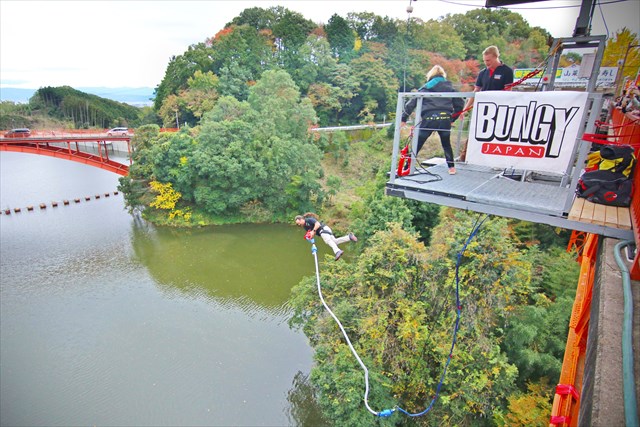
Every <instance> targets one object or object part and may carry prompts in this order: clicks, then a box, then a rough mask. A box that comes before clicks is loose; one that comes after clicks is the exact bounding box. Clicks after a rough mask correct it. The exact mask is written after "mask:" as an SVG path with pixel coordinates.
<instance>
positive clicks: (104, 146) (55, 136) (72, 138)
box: [0, 130, 132, 176]
mask: <svg viewBox="0 0 640 427" xmlns="http://www.w3.org/2000/svg"><path fill="white" fill-rule="evenodd" d="M3 135H4V133H3ZM131 136H132V135H130V134H129V135H118V136H115V135H108V134H107V133H106V131H105V132H104V133H101V132H99V131H95V130H93V131H76V130H73V131H71V130H69V131H59V132H58V131H39V132H31V135H30V136H28V137H21V138H5V137H0V151H13V152H17V153H30V154H39V155H41V156H50V157H57V158H59V159H65V160H71V161H74V162H79V163H84V164H86V165H89V166H95V167H98V168H100V169H104V170H107V171H109V172H114V173H117V174H118V175H123V176H124V175H127V174H128V173H129V165H131ZM115 142H123V143H126V146H127V158H128V159H129V160H128V161H129V165H126V164H124V163H121V162H118V161H115V160H112V159H110V158H109V149H111V150H113V145H114V143H115ZM123 146H124V144H123Z"/></svg>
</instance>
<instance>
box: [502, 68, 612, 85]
mask: <svg viewBox="0 0 640 427" xmlns="http://www.w3.org/2000/svg"><path fill="white" fill-rule="evenodd" d="M534 70H535V68H517V69H515V70H513V77H514V79H515V80H518V79H520V78H522V77H524V76H525V75H526V74H528V73H530V72H531V71H534ZM580 73H581V67H580V66H579V65H572V66H570V67H566V68H558V69H557V70H556V77H555V84H556V85H558V86H563V85H564V86H586V85H587V83H588V82H589V78H587V77H580ZM617 75H618V67H600V71H599V72H598V78H597V80H596V86H604V87H613V86H615V83H616V77H617ZM541 79H542V83H547V80H544V78H543V74H542V71H540V73H539V74H537V75H536V76H534V77H532V78H530V79H528V80H525V81H524V82H522V83H521V84H522V85H525V86H526V85H534V86H535V85H537V84H540V80H541Z"/></svg>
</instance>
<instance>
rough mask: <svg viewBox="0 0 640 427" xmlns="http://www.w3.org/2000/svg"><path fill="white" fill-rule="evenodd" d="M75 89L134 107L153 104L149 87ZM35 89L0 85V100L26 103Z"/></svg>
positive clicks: (151, 91) (151, 90)
mask: <svg viewBox="0 0 640 427" xmlns="http://www.w3.org/2000/svg"><path fill="white" fill-rule="evenodd" d="M75 89H77V90H79V91H81V92H85V93H90V94H92V95H97V96H99V97H101V98H107V99H111V100H113V101H118V102H124V103H126V104H129V105H134V106H136V107H142V106H145V105H151V104H153V101H152V100H151V99H152V98H153V91H154V89H153V88H150V87H77V88H75ZM36 90H37V89H21V88H15V87H0V101H13V102H19V103H27V102H29V99H30V98H31V97H32V96H33V94H34V93H35V91H36Z"/></svg>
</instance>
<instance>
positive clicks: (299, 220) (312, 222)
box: [296, 214, 358, 261]
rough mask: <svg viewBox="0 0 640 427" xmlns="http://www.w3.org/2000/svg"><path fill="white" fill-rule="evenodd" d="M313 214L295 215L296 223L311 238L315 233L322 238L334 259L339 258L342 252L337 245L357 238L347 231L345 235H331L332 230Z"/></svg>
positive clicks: (355, 240) (354, 240)
mask: <svg viewBox="0 0 640 427" xmlns="http://www.w3.org/2000/svg"><path fill="white" fill-rule="evenodd" d="M313 215H314V214H305V215H304V216H302V215H298V216H296V225H298V226H300V227H302V228H304V229H305V230H306V231H307V234H308V237H309V238H310V239H311V238H313V237H314V236H315V235H316V234H317V235H319V236H320V237H322V240H324V242H325V243H326V244H327V245H329V247H330V248H331V249H332V250H333V253H334V254H335V256H336V261H337V260H339V259H340V257H341V256H342V254H343V253H344V251H343V250H341V249H340V248H339V247H338V245H340V244H342V243H345V242H349V241H351V242H357V241H358V238H357V237H356V236H354V234H353V233H348V234H347V235H345V236H342V237H338V238H336V237H335V236H334V235H333V231H331V228H330V227H329V226H328V225H325V224H323V223H321V222H320V221H318V220H317V219H316V218H314V217H313Z"/></svg>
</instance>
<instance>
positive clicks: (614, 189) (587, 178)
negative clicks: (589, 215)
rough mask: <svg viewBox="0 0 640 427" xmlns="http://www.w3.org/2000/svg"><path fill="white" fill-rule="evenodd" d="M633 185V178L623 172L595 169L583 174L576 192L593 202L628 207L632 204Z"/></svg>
mask: <svg viewBox="0 0 640 427" xmlns="http://www.w3.org/2000/svg"><path fill="white" fill-rule="evenodd" d="M632 187H633V186H632V181H631V179H630V178H628V177H627V176H625V175H624V174H623V173H621V172H613V171H610V170H595V171H591V172H585V173H584V174H582V176H581V177H580V180H579V181H578V186H577V188H576V194H577V196H578V197H582V198H584V199H587V200H588V201H590V202H593V203H599V204H601V205H609V206H623V207H626V206H629V205H630V204H631V193H632V190H633V188H632Z"/></svg>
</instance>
